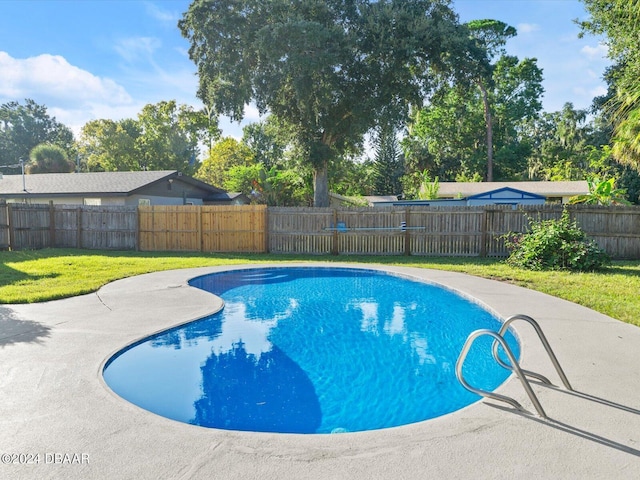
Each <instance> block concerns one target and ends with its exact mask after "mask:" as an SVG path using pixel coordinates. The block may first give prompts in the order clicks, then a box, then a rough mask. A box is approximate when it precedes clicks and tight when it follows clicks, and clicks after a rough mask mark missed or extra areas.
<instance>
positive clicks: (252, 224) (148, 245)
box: [138, 205, 267, 252]
mask: <svg viewBox="0 0 640 480" xmlns="http://www.w3.org/2000/svg"><path fill="white" fill-rule="evenodd" d="M138 214H139V225H140V227H139V232H140V233H139V235H140V237H139V238H140V240H139V248H140V250H143V251H167V250H172V251H197V252H265V251H266V249H267V231H266V217H267V207H266V205H242V206H157V207H139V208H138Z"/></svg>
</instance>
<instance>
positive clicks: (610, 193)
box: [569, 178, 631, 205]
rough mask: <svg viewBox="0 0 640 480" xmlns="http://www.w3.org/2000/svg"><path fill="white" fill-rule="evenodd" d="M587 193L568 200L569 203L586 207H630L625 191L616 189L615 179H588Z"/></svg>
mask: <svg viewBox="0 0 640 480" xmlns="http://www.w3.org/2000/svg"><path fill="white" fill-rule="evenodd" d="M587 182H588V184H589V193H588V194H586V195H576V196H575V197H571V198H570V199H569V203H571V204H576V203H584V204H587V205H630V204H631V202H629V201H628V200H627V199H626V195H627V191H626V190H625V189H622V188H616V186H615V185H616V179H615V178H610V179H608V180H598V179H589V180H587Z"/></svg>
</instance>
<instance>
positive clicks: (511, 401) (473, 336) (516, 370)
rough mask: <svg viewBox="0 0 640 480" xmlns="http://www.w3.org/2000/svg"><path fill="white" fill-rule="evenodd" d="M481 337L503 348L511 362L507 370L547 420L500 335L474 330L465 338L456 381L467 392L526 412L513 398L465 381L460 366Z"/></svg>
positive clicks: (513, 356) (486, 330) (490, 331)
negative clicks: (491, 340)
mask: <svg viewBox="0 0 640 480" xmlns="http://www.w3.org/2000/svg"><path fill="white" fill-rule="evenodd" d="M482 335H489V336H490V337H492V338H493V340H494V344H495V342H498V343H499V344H500V346H501V347H502V348H503V350H504V351H505V353H506V354H507V357H508V358H509V361H510V362H511V366H509V367H510V368H509V370H511V371H513V372H514V373H515V374H516V375H517V376H518V378H519V379H520V382H521V383H522V386H523V387H524V390H525V391H526V392H527V395H529V398H530V399H531V403H533V406H534V407H535V409H536V411H537V412H538V414H539V415H540V416H541V417H542V418H547V414H546V413H545V412H544V409H543V408H542V405H540V402H539V401H538V397H536V394H535V393H533V390H532V389H531V385H529V381H528V380H527V378H526V376H525V374H524V372H523V371H522V369H521V368H520V365H518V361H517V360H516V358H515V355H514V354H513V352H512V351H511V348H510V347H509V345H507V342H506V341H505V339H504V337H503V336H502V335H501V334H500V333H497V332H494V331H493V330H488V329H481V330H476V331H475V332H471V334H470V335H469V336H468V337H467V341H466V342H465V343H464V346H463V347H462V351H461V352H460V356H458V361H457V362H456V376H457V377H458V381H459V382H460V383H461V384H462V386H463V387H464V388H466V389H467V390H469V391H471V392H473V393H476V394H478V395H481V396H483V397H488V398H492V399H494V400H501V401H503V402H506V403H509V404H510V405H512V406H513V407H515V408H517V409H518V410H521V411H526V410H525V409H524V408H523V407H522V405H520V403H518V402H517V401H516V400H514V399H513V398H511V397H507V396H506V395H500V394H498V393H495V392H489V391H487V390H483V389H481V388H476V387H472V386H471V385H470V384H469V383H468V382H467V381H466V380H465V378H464V375H463V374H462V366H463V365H464V361H465V359H466V358H467V354H468V353H469V349H470V348H471V345H472V344H473V342H474V341H475V340H476V339H477V338H478V337H480V336H482ZM494 358H495V357H494ZM498 363H500V364H501V365H503V364H504V362H500V361H498ZM503 366H504V365H503Z"/></svg>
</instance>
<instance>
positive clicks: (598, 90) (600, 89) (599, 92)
mask: <svg viewBox="0 0 640 480" xmlns="http://www.w3.org/2000/svg"><path fill="white" fill-rule="evenodd" d="M607 91H608V90H607V87H605V86H604V85H598V86H597V87H595V88H594V89H592V90H591V92H589V94H590V95H591V96H592V97H601V96H603V95H606V94H607Z"/></svg>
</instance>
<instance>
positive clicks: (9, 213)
mask: <svg viewBox="0 0 640 480" xmlns="http://www.w3.org/2000/svg"><path fill="white" fill-rule="evenodd" d="M7 224H8V225H9V250H17V249H18V248H17V246H16V231H15V226H14V225H13V204H11V203H8V204H7Z"/></svg>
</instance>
